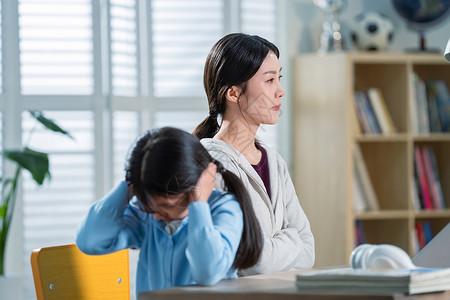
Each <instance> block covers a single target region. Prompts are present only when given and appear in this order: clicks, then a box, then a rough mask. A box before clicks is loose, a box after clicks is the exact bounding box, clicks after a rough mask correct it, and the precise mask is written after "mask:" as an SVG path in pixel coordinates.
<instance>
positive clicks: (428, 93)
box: [411, 74, 450, 133]
mask: <svg viewBox="0 0 450 300" xmlns="http://www.w3.org/2000/svg"><path fill="white" fill-rule="evenodd" d="M413 86H414V102H413V103H412V106H411V110H412V112H411V116H412V126H413V131H414V132H415V133H430V132H450V94H449V91H448V87H447V85H446V83H445V81H444V80H426V81H424V80H422V79H420V78H419V77H418V76H417V74H414V75H413Z"/></svg>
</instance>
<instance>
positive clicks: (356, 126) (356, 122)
mask: <svg viewBox="0 0 450 300" xmlns="http://www.w3.org/2000/svg"><path fill="white" fill-rule="evenodd" d="M352 102H353V107H354V109H350V110H351V115H352V116H351V118H352V123H353V124H352V125H353V133H354V134H355V135H357V136H358V135H360V134H361V133H362V132H363V131H362V128H363V125H362V124H361V120H360V119H359V117H358V107H357V106H356V100H355V99H354V96H353V101H352Z"/></svg>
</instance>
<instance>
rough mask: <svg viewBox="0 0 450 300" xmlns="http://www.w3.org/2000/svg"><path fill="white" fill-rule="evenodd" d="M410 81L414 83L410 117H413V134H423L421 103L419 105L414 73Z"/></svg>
mask: <svg viewBox="0 0 450 300" xmlns="http://www.w3.org/2000/svg"><path fill="white" fill-rule="evenodd" d="M410 80H411V82H412V83H413V89H412V99H413V100H412V103H411V105H410V115H411V127H412V128H411V129H412V132H413V133H419V132H421V129H420V125H419V108H418V106H419V103H418V95H417V80H418V78H417V75H416V74H415V73H412V74H411V75H410Z"/></svg>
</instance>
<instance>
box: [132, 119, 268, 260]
mask: <svg viewBox="0 0 450 300" xmlns="http://www.w3.org/2000/svg"><path fill="white" fill-rule="evenodd" d="M210 162H213V163H215V164H216V165H217V172H219V173H220V174H221V175H222V178H223V181H224V188H225V190H226V191H228V192H229V193H231V194H233V195H235V196H236V199H237V201H238V202H239V205H240V206H241V209H242V212H243V216H244V229H243V233H242V237H241V241H240V244H239V248H238V250H237V253H236V257H235V259H234V262H233V267H234V268H236V269H247V268H250V267H252V266H253V265H255V264H256V262H257V261H258V259H259V256H260V254H261V249H262V245H263V240H262V236H261V230H260V226H259V223H258V220H257V219H256V215H255V212H254V211H253V206H252V204H251V201H250V197H249V195H248V193H247V190H246V189H245V187H244V185H243V184H242V182H241V181H240V179H239V178H238V177H237V176H236V175H234V174H233V173H231V172H230V171H227V170H225V168H224V167H223V166H222V164H221V163H220V162H218V161H216V160H214V159H213V158H212V157H211V155H210V154H209V153H208V151H207V150H206V149H205V148H204V147H203V145H202V144H201V143H200V141H199V139H198V138H197V137H195V136H193V135H192V134H189V133H188V132H185V131H183V130H180V129H176V128H171V127H164V128H160V129H153V130H151V131H148V132H146V133H145V134H143V135H142V136H141V137H140V138H138V140H137V141H136V143H135V144H134V146H133V147H132V149H131V151H130V155H129V157H128V160H127V166H126V181H127V183H128V184H129V185H130V186H131V187H132V190H133V193H134V194H135V195H136V196H137V199H138V201H139V202H141V205H142V206H143V207H148V204H149V203H144V202H145V201H151V200H149V198H148V197H145V195H147V194H150V195H153V194H158V195H162V196H168V195H175V194H181V193H190V194H191V195H192V191H193V189H194V187H195V186H196V183H197V181H198V179H199V178H200V175H201V174H202V172H203V171H204V170H205V169H206V167H207V166H208V164H209V163H210Z"/></svg>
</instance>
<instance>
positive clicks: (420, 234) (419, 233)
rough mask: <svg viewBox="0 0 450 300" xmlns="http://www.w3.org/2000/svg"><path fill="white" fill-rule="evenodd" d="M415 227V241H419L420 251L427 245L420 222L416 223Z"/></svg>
mask: <svg viewBox="0 0 450 300" xmlns="http://www.w3.org/2000/svg"><path fill="white" fill-rule="evenodd" d="M415 227H416V232H417V240H418V241H419V250H422V249H423V247H425V246H426V244H427V242H426V239H425V232H424V230H423V224H422V222H420V221H418V222H416V225H415Z"/></svg>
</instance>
